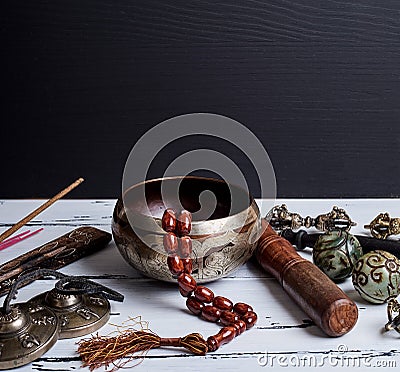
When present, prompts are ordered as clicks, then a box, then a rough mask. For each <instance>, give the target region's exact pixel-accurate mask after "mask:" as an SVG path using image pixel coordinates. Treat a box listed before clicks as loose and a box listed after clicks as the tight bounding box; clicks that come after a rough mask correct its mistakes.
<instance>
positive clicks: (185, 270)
mask: <svg viewBox="0 0 400 372" xmlns="http://www.w3.org/2000/svg"><path fill="white" fill-rule="evenodd" d="M161 222H162V228H163V229H164V231H165V232H166V234H165V235H164V237H163V244H164V249H165V251H166V252H167V253H168V255H169V256H168V258H167V264H168V268H169V270H170V272H171V274H172V276H173V277H174V278H177V280H178V284H179V292H180V294H181V295H182V296H183V297H187V299H186V307H187V308H188V309H189V311H190V312H191V313H193V314H194V315H197V316H199V317H200V318H201V319H203V320H206V321H209V322H213V323H217V322H219V323H221V324H222V325H223V326H224V327H223V328H222V329H221V330H220V331H219V332H218V333H217V334H216V335H213V336H210V337H208V339H207V349H208V351H215V350H217V349H218V348H219V347H220V346H221V345H224V344H226V343H228V342H230V341H232V340H233V339H234V338H235V337H236V336H239V335H240V334H242V333H243V332H244V331H245V330H246V329H250V328H251V327H253V326H254V324H255V323H256V321H257V314H256V313H255V312H254V311H253V308H252V307H251V306H249V305H247V304H245V303H243V302H238V303H236V304H235V305H234V304H233V302H232V301H231V300H229V299H228V298H226V297H222V296H214V293H213V291H211V289H209V288H207V287H205V286H201V285H199V286H198V285H197V283H196V280H195V279H194V278H193V277H192V275H191V274H192V270H193V260H192V259H191V258H190V256H191V254H192V240H191V238H190V236H189V235H188V234H190V231H191V228H192V215H191V213H190V212H188V211H186V210H184V211H182V212H181V213H180V214H179V216H178V217H176V213H175V211H173V210H172V209H167V210H166V211H165V212H164V215H163V217H162V220H161Z"/></svg>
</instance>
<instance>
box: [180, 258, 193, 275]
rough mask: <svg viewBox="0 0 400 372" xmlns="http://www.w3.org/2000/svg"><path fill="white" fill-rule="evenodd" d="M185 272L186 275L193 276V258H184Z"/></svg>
mask: <svg viewBox="0 0 400 372" xmlns="http://www.w3.org/2000/svg"><path fill="white" fill-rule="evenodd" d="M182 262H183V271H184V272H185V273H186V274H191V273H192V271H193V260H192V259H191V258H182Z"/></svg>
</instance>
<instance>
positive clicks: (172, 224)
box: [161, 209, 176, 232]
mask: <svg viewBox="0 0 400 372" xmlns="http://www.w3.org/2000/svg"><path fill="white" fill-rule="evenodd" d="M161 226H162V228H163V230H164V231H166V232H173V231H175V229H176V216H175V212H174V211H173V210H172V209H166V210H165V212H164V214H163V216H162V218H161Z"/></svg>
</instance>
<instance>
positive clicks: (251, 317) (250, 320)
mask: <svg viewBox="0 0 400 372" xmlns="http://www.w3.org/2000/svg"><path fill="white" fill-rule="evenodd" d="M241 318H242V320H243V321H244V322H245V323H246V328H247V329H250V328H251V327H253V325H254V324H255V323H256V321H257V314H256V313H255V312H254V311H248V312H247V313H246V314H244V315H242V316H241Z"/></svg>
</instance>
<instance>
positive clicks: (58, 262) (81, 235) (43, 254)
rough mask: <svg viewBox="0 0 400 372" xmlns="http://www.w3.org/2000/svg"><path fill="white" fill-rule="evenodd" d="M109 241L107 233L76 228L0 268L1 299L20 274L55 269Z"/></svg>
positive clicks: (89, 228)
mask: <svg viewBox="0 0 400 372" xmlns="http://www.w3.org/2000/svg"><path fill="white" fill-rule="evenodd" d="M110 240H111V234H109V233H108V232H106V231H103V230H99V229H96V228H95V227H91V226H84V227H79V228H77V229H75V230H72V231H70V232H69V233H67V234H65V235H63V236H60V237H59V238H57V239H55V240H52V241H51V242H49V243H47V244H45V245H42V246H40V247H38V248H35V249H33V250H31V251H29V252H27V253H25V254H23V255H21V256H19V257H17V258H14V259H13V260H11V261H8V262H6V263H4V264H2V265H0V296H1V295H4V294H6V293H8V291H9V289H10V287H11V286H12V284H13V283H14V281H15V280H16V279H17V278H18V277H19V276H20V275H21V274H22V273H24V272H26V271H30V270H33V269H38V268H41V269H53V270H57V269H59V268H61V267H64V266H66V265H68V264H70V263H72V262H74V261H76V260H79V259H80V258H81V257H85V256H87V255H90V254H92V253H94V252H97V251H98V250H100V249H102V248H104V247H105V246H106V245H107V244H108V243H109V242H110ZM32 281H33V279H32ZM26 284H28V283H26Z"/></svg>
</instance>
